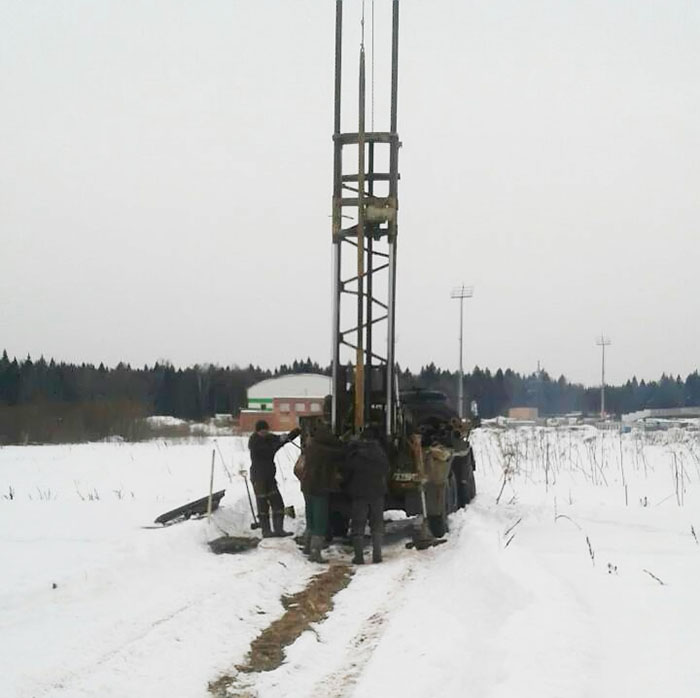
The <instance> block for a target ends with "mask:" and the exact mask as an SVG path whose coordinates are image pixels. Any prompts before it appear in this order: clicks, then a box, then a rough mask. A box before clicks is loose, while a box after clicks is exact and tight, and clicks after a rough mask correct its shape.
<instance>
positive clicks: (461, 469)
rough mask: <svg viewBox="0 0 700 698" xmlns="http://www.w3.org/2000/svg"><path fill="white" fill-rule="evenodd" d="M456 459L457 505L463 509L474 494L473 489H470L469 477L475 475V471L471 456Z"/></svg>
mask: <svg viewBox="0 0 700 698" xmlns="http://www.w3.org/2000/svg"><path fill="white" fill-rule="evenodd" d="M455 460H456V461H457V462H456V463H455V464H454V471H455V486H456V489H457V506H458V507H459V508H460V509H461V508H462V507H465V506H467V504H469V500H470V499H471V498H472V497H473V496H474V495H471V494H470V492H471V491H470V489H469V477H470V475H471V476H472V477H473V476H474V472H473V471H472V467H471V459H470V458H469V456H462V457H461V458H459V459H455Z"/></svg>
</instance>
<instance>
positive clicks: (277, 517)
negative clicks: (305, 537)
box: [272, 511, 294, 538]
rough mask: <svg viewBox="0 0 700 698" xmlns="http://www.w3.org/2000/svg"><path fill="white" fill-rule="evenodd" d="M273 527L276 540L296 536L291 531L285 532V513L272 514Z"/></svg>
mask: <svg viewBox="0 0 700 698" xmlns="http://www.w3.org/2000/svg"><path fill="white" fill-rule="evenodd" d="M272 526H273V528H274V532H273V533H272V535H273V536H275V538H284V537H285V536H292V535H294V534H293V533H292V532H291V531H285V530H284V512H281V511H276V512H274V513H273V514H272Z"/></svg>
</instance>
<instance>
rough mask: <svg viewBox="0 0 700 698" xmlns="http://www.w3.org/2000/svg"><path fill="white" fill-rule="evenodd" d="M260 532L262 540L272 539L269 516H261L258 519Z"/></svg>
mask: <svg viewBox="0 0 700 698" xmlns="http://www.w3.org/2000/svg"><path fill="white" fill-rule="evenodd" d="M259 518H260V532H261V533H262V537H263V538H272V530H271V529H270V515H269V514H263V515H261V516H260V517H259Z"/></svg>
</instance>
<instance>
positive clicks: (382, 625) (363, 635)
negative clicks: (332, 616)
mask: <svg viewBox="0 0 700 698" xmlns="http://www.w3.org/2000/svg"><path fill="white" fill-rule="evenodd" d="M414 575H415V570H414V565H413V564H412V563H411V562H409V563H408V564H407V566H406V567H404V568H403V569H402V570H400V571H399V573H398V574H396V575H394V576H393V577H392V578H391V579H390V580H389V581H388V582H387V585H386V586H387V587H388V588H389V589H390V590H392V589H394V591H393V592H392V591H390V593H389V596H388V598H386V600H385V601H384V602H382V603H381V604H380V605H379V606H378V607H376V609H375V610H374V612H373V613H372V614H371V615H370V616H369V617H367V618H366V620H365V621H364V622H363V623H362V625H361V627H360V629H359V630H358V631H357V632H356V633H355V634H354V636H353V637H352V639H351V640H350V642H348V643H347V644H346V646H345V648H344V650H343V654H344V656H346V657H348V659H347V660H346V661H345V663H344V664H343V665H342V666H341V667H340V668H338V669H334V670H333V672H332V673H330V674H329V675H328V676H326V678H324V679H323V680H322V681H321V682H320V683H319V684H318V685H317V686H316V689H315V691H314V693H313V698H344V697H345V696H348V695H350V693H351V691H352V689H353V688H354V687H355V684H356V683H357V680H358V679H359V677H360V675H361V674H362V672H363V670H364V668H365V666H366V665H367V662H369V660H370V659H371V658H372V654H373V653H374V650H375V648H376V647H377V645H378V644H379V642H380V641H381V639H382V636H383V634H384V631H385V629H386V624H387V622H388V621H389V620H390V618H391V614H392V612H393V611H395V610H396V609H397V608H398V607H399V606H400V605H401V603H402V601H403V598H402V597H403V596H404V595H405V593H406V590H405V586H406V585H407V584H409V583H410V582H411V581H412V580H413V578H414Z"/></svg>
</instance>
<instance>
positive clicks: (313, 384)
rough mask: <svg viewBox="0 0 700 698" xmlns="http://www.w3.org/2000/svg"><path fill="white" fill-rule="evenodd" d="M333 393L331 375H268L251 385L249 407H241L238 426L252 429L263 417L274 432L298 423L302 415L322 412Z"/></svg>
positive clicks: (285, 429)
mask: <svg viewBox="0 0 700 698" xmlns="http://www.w3.org/2000/svg"><path fill="white" fill-rule="evenodd" d="M330 392H331V378H330V376H324V375H321V374H319V373H292V374H288V375H285V376H278V377H277V378H268V379H267V380H264V381H260V383H256V384H255V385H251V386H250V388H248V401H247V402H248V407H247V409H244V410H241V414H240V418H239V428H240V430H241V431H244V432H246V431H253V429H254V428H255V422H257V421H258V420H259V419H264V420H265V421H266V422H267V423H268V424H269V425H270V429H271V430H272V431H289V430H290V429H293V428H294V427H296V426H299V417H302V416H305V415H320V414H321V413H322V412H323V400H324V398H325V397H326V395H330Z"/></svg>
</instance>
